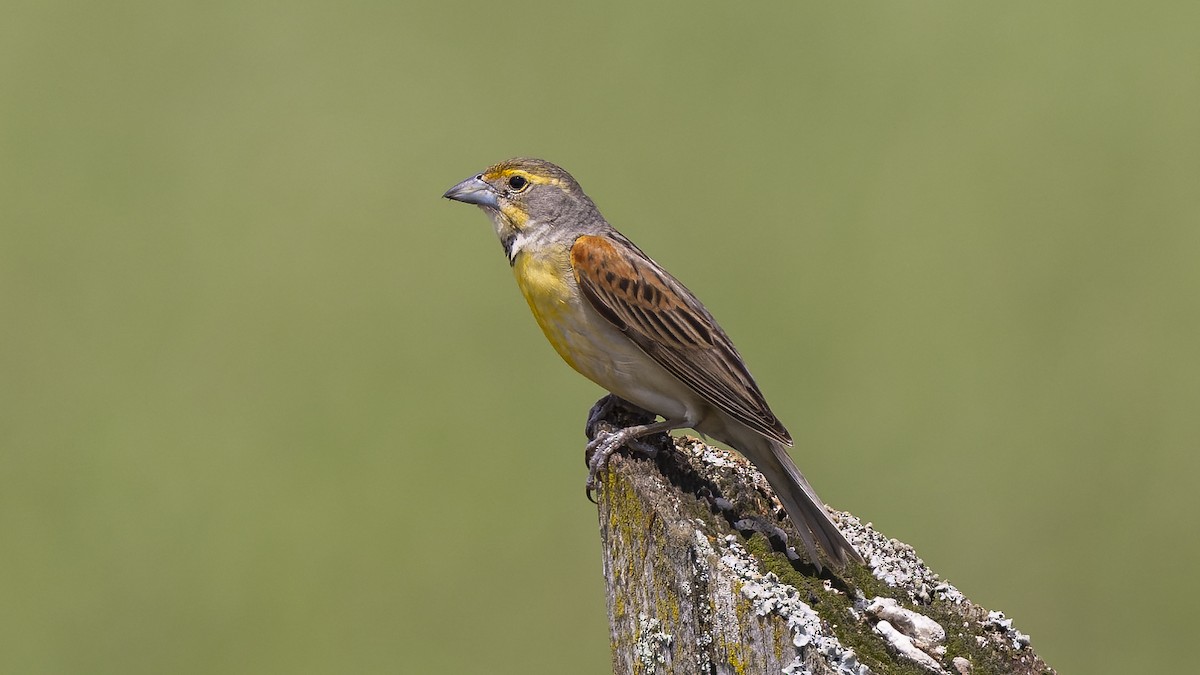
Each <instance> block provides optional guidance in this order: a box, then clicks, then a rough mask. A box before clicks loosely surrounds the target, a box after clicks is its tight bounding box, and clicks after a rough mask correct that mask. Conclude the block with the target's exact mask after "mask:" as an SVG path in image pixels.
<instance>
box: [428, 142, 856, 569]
mask: <svg viewBox="0 0 1200 675" xmlns="http://www.w3.org/2000/svg"><path fill="white" fill-rule="evenodd" d="M442 196H443V197H445V198H446V199H450V200H453V201H457V202H463V203H466V204H473V205H475V206H478V207H479V208H480V209H481V210H482V211H483V212H484V213H485V214H486V215H487V216H488V217H489V218H490V219H491V221H492V225H493V227H494V228H495V231H496V236H497V237H498V238H499V240H500V244H501V246H502V247H503V248H504V254H505V256H506V257H507V259H508V263H509V265H510V266H511V267H512V270H513V274H514V276H515V277H516V281H517V286H518V287H519V288H520V290H521V293H522V295H524V297H525V300H526V302H527V303H528V304H529V308H530V310H532V312H533V316H534V319H535V320H536V321H537V323H538V325H539V326H540V327H541V329H542V332H543V333H544V334H545V336H546V338H547V340H549V342H550V344H551V345H552V346H553V347H554V349H555V351H557V352H558V354H559V356H561V357H562V359H563V360H564V361H566V363H567V364H568V365H569V366H571V367H572V368H573V369H575V370H576V371H578V372H579V373H580V374H582V375H583V376H585V377H587V378H588V379H590V380H591V381H593V382H595V383H596V384H598V385H600V386H601V387H602V388H604V389H606V390H608V391H609V392H610V393H611V394H612V395H614V396H617V397H619V398H620V399H623V400H624V401H628V402H630V403H632V404H634V405H635V406H637V407H640V408H642V409H644V410H646V411H649V412H650V413H652V414H653V415H657V416H658V417H661V418H662V420H661V421H651V422H649V423H645V424H635V425H633V426H629V427H625V428H622V429H617V430H611V431H610V430H602V431H601V432H600V433H598V434H597V436H596V438H595V439H594V440H592V442H591V443H590V444H589V446H588V450H589V451H594V452H592V454H591V459H590V460H589V468H590V471H589V474H588V483H587V487H588V489H589V494H590V491H591V489H592V488H594V487H595V486H596V484H597V476H598V474H600V473H601V472H602V471H603V469H604V467H605V465H606V463H607V461H608V458H609V456H610V455H611V454H612V453H613V452H614V451H616V450H617V449H618V448H620V447H622V446H624V445H626V444H628V443H631V442H634V441H636V440H637V439H640V438H642V437H644V436H647V435H650V434H656V433H666V432H669V431H671V430H674V429H684V428H690V429H694V430H696V431H698V432H699V433H701V434H702V435H705V436H707V437H711V438H715V439H717V440H718V441H721V442H723V443H725V444H727V445H729V446H731V447H732V448H734V449H735V450H737V451H738V452H739V453H741V454H742V455H743V456H744V457H746V459H748V460H749V461H750V462H751V463H752V464H753V465H754V466H755V467H756V468H757V469H758V470H759V471H760V472H761V473H762V474H763V476H765V477H766V479H767V482H768V483H769V484H770V485H771V488H772V489H773V490H774V491H775V494H776V496H777V497H778V498H779V501H780V503H781V504H782V505H783V508H784V511H785V512H786V513H787V515H788V517H789V519H790V520H791V521H792V523H793V524H794V525H795V528H796V530H797V533H798V534H799V536H800V539H801V541H802V542H803V544H804V547H805V550H806V551H807V553H808V556H809V559H810V561H811V562H812V563H813V564H814V565H815V566H816V567H817V568H818V569H822V565H821V562H820V559H819V558H818V554H817V546H818V545H819V547H820V548H821V549H823V550H824V552H825V554H826V555H827V556H828V557H829V559H830V560H831V561H832V562H834V563H835V564H836V565H839V566H842V565H845V564H846V563H847V562H850V561H854V562H860V563H861V562H862V560H863V559H862V557H861V556H860V555H859V554H858V552H857V551H856V550H855V548H854V546H853V545H852V544H851V543H850V542H849V541H848V540H847V539H846V537H845V536H844V535H843V534H842V532H841V531H840V530H839V529H838V527H837V525H836V524H834V522H833V520H832V519H831V518H830V516H829V513H828V512H827V511H826V508H825V506H824V503H823V502H822V501H821V499H820V498H819V497H818V496H817V493H816V492H815V491H814V490H813V488H812V486H811V485H810V484H809V482H808V481H807V480H806V479H805V478H804V474H802V473H801V472H800V470H799V468H797V466H796V464H795V462H794V461H793V460H792V458H791V456H790V455H789V454H788V451H787V448H788V447H790V446H791V445H792V438H791V435H790V434H789V433H788V431H787V429H786V428H785V427H784V425H783V424H782V423H781V422H780V421H779V418H778V417H776V416H775V414H774V413H773V412H772V411H771V408H770V407H769V406H768V405H767V401H766V399H765V398H764V397H763V394H762V392H761V391H760V390H759V387H758V385H757V384H756V383H755V381H754V378H753V377H752V376H751V375H750V371H749V370H748V369H747V367H746V364H745V362H744V361H743V360H742V357H741V355H739V354H738V351H737V349H735V348H734V345H733V342H732V341H731V340H730V339H729V336H728V335H727V334H726V333H725V331H724V330H722V329H721V327H720V325H718V324H717V321H716V319H714V318H713V316H712V314H711V313H709V311H708V309H706V308H705V306H704V305H703V304H702V303H701V302H700V300H699V299H697V298H696V296H695V295H694V294H693V293H692V292H691V291H689V290H688V289H687V288H686V287H685V286H684V285H683V283H681V282H680V281H679V280H677V279H676V278H675V277H674V276H672V275H671V274H670V273H668V272H667V271H666V270H665V269H663V267H662V266H661V265H659V264H658V263H657V262H655V261H654V260H653V259H651V258H650V256H648V255H646V254H645V253H643V252H642V250H641V249H640V248H638V247H637V246H636V245H635V244H634V243H633V242H632V241H630V240H629V238H627V237H626V236H625V235H623V234H621V233H620V232H618V231H617V230H616V228H614V227H613V226H612V225H610V224H609V223H608V221H607V220H605V219H604V216H603V215H601V214H600V210H599V209H598V208H597V207H596V205H595V203H594V202H593V201H592V200H591V198H589V197H588V196H587V194H585V193H584V191H583V189H582V188H581V187H580V185H579V183H578V182H577V181H576V180H575V178H574V177H572V176H571V174H569V173H567V171H566V170H564V169H562V168H561V167H559V166H557V165H555V164H553V163H551V162H548V161H545V160H542V159H536V158H531V157H517V158H513V159H509V160H506V161H503V162H500V163H499V164H495V165H493V166H490V167H488V168H487V169H485V170H484V171H483V172H482V173H478V174H476V175H474V176H472V177H470V178H467V179H466V180H464V181H462V182H460V183H458V184H457V185H455V186H454V187H452V188H450V189H449V190H447V191H446V192H445V194H443V195H442ZM652 419H654V420H657V417H654V418H652Z"/></svg>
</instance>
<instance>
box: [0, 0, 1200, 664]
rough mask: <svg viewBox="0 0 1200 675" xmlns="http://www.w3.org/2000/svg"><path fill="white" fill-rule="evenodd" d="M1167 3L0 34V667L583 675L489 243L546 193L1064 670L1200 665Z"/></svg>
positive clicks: (1191, 379) (819, 456) (506, 290)
mask: <svg viewBox="0 0 1200 675" xmlns="http://www.w3.org/2000/svg"><path fill="white" fill-rule="evenodd" d="M1198 26H1200V9H1197V5H1195V4H1194V3H1175V4H1171V3H1156V4H1154V5H1141V4H1137V3H1133V4H1130V3H1085V2H1068V3H1055V4H1046V3H1033V2H1024V3H993V4H987V5H984V4H978V3H973V4H970V5H967V4H962V3H950V2H938V3H934V2H920V3H901V4H898V3H873V4H869V5H868V4H846V3H829V4H810V3H805V4H790V3H789V4H788V6H786V7H781V6H779V5H765V4H759V5H746V4H742V5H735V4H731V3H695V2H692V3H670V4H653V5H651V4H648V3H634V2H626V3H603V4H595V5H592V6H587V5H582V4H580V5H578V6H573V5H570V4H565V3H555V2H523V3H482V2H458V3H423V4H417V3H391V2H375V3H363V2H343V3H314V2H300V3H281V2H261V1H251V2H246V1H239V2H209V3H180V2H167V3H161V2H141V3H136V2H112V3H81V2H75V3H63V2H53V1H46V0H39V1H38V2H19V1H18V2H10V3H6V6H5V10H4V20H3V22H2V23H0V88H2V90H0V341H2V342H0V672H4V673H29V674H33V673H97V674H102V673H122V674H129V673H255V674H260V673H397V672H403V673H425V672H428V673H460V672H495V673H604V672H608V670H609V655H608V637H607V621H606V617H605V610H604V591H603V582H602V578H601V574H600V550H599V542H598V537H597V532H596V524H595V511H594V507H592V506H591V505H590V504H589V503H588V502H587V501H586V500H584V498H583V490H582V485H583V479H584V467H583V463H582V443H583V438H582V434H581V428H582V424H583V419H584V415H585V413H586V411H587V409H588V407H589V406H590V405H591V403H592V402H593V401H594V400H595V399H596V398H598V397H599V395H600V394H601V392H600V391H599V390H598V389H597V388H596V387H595V386H593V385H591V384H590V383H588V382H586V381H584V380H583V379H582V378H580V377H579V376H577V375H575V374H574V373H572V372H571V371H570V370H569V369H568V368H566V367H565V366H563V365H562V364H561V363H559V361H558V359H557V357H556V356H555V355H554V354H553V352H552V350H551V349H550V348H549V346H548V345H547V344H545V342H544V340H543V339H542V337H541V335H540V333H539V332H538V330H537V328H536V326H535V324H534V322H533V321H532V320H531V319H530V317H529V316H528V311H527V309H526V307H525V305H524V302H523V301H522V300H521V298H520V296H519V294H518V292H517V290H516V288H515V286H514V284H513V282H512V279H511V276H510V272H509V269H508V266H507V265H506V264H505V261H504V259H503V256H502V254H501V251H500V248H499V245H498V244H497V243H496V241H495V238H494V236H493V234H492V232H491V227H490V225H489V223H488V222H487V221H486V219H485V218H484V216H483V215H482V214H480V213H478V212H477V210H476V209H474V208H469V207H465V206H461V205H454V204H450V203H447V202H444V201H443V200H441V199H440V195H441V193H442V191H443V190H445V189H446V188H447V187H449V186H450V185H452V184H454V183H455V182H457V181H458V180H460V179H462V178H464V177H466V176H469V175H471V174H473V173H476V172H477V171H479V170H480V169H482V168H484V167H485V166H487V165H489V164H491V163H493V162H496V161H498V160H501V159H504V158H506V157H509V156H513V155H519V154H530V155H537V156H543V157H546V158H548V159H551V160H552V161H556V162H558V163H561V164H563V165H564V166H566V167H567V168H568V169H569V170H571V171H572V172H573V173H574V174H575V176H576V177H577V178H578V179H579V180H580V181H581V182H582V184H583V185H584V187H585V188H586V189H587V190H588V192H589V193H590V194H591V195H592V197H593V198H594V199H595V200H596V201H597V202H598V203H599V205H600V206H601V208H602V209H603V211H604V213H605V214H606V215H607V216H608V218H609V220H611V221H612V222H613V223H614V224H615V225H616V226H617V227H618V228H621V229H622V230H623V231H624V232H625V233H626V234H628V235H630V236H631V237H632V238H633V239H634V240H636V241H637V242H638V243H639V244H641V246H642V247H643V248H644V249H645V250H646V251H648V252H649V253H650V254H651V255H652V256H654V257H655V258H657V259H658V260H659V261H660V262H662V263H664V264H665V265H666V266H667V267H668V268H669V269H671V270H672V271H673V272H674V273H675V274H676V275H677V276H679V277H680V278H681V279H683V280H684V281H685V282H686V283H688V285H689V286H691V287H692V289H693V290H694V291H696V292H697V294H698V295H699V296H700V297H702V298H704V299H705V301H706V302H707V304H708V305H709V307H710V309H712V310H713V312H714V313H715V314H716V315H717V316H718V317H720V319H721V321H722V323H723V324H724V326H725V328H726V329H727V330H728V331H729V332H730V334H731V335H732V336H733V337H734V339H735V340H736V341H737V342H738V345H739V346H740V348H741V350H742V353H743V355H744V356H745V357H746V358H747V360H748V362H749V363H750V366H751V368H752V370H753V371H754V372H755V373H756V375H757V376H758V379H759V382H760V384H761V385H762V388H763V389H764V390H765V392H766V393H767V395H768V397H769V399H770V400H771V402H772V405H773V407H774V408H775V410H776V411H777V412H778V413H779V414H780V416H781V417H782V418H783V419H784V421H785V422H786V423H787V424H788V426H789V427H790V429H791V431H792V433H793V435H794V436H795V437H796V441H797V449H796V451H795V455H796V457H797V458H798V460H799V463H800V465H801V466H802V467H803V468H804V469H805V471H806V473H807V474H808V475H809V477H810V478H811V479H812V481H813V483H814V484H816V485H817V486H818V488H819V489H820V492H821V494H822V495H823V496H824V497H825V498H826V499H827V500H829V501H830V502H831V503H833V504H834V505H836V506H838V507H842V508H848V509H851V510H853V511H854V512H855V513H857V514H859V515H860V516H862V517H863V518H865V519H868V520H872V521H874V523H875V524H876V526H877V527H878V528H880V529H881V530H883V531H884V532H886V533H887V534H889V535H891V536H895V537H898V538H901V539H903V540H905V541H908V542H911V543H912V544H913V545H915V546H916V547H917V550H918V552H919V553H920V554H921V555H922V556H923V557H924V558H925V560H926V561H928V562H929V563H930V564H931V565H932V566H933V567H934V568H935V569H936V570H938V571H939V572H940V573H942V574H943V576H945V577H946V578H948V579H949V580H950V581H952V582H953V583H955V584H957V585H958V586H959V587H960V588H961V589H962V590H963V591H964V592H965V593H966V594H967V595H968V596H970V597H971V598H973V599H975V600H976V601H978V602H981V603H983V604H985V605H986V606H988V607H989V608H993V609H1001V610H1004V611H1005V612H1007V613H1008V614H1009V615H1010V616H1012V617H1014V618H1015V619H1016V625H1017V626H1018V628H1020V629H1021V630H1023V631H1026V632H1029V633H1031V634H1032V635H1033V641H1034V646H1035V648H1036V649H1037V650H1038V651H1039V653H1040V654H1041V655H1042V656H1044V657H1045V658H1046V660H1047V661H1048V662H1049V663H1050V664H1052V665H1054V666H1056V667H1057V668H1059V669H1060V670H1061V672H1078V673H1099V672H1114V673H1119V672H1163V671H1186V670H1189V669H1190V668H1192V667H1194V663H1193V657H1192V656H1191V655H1190V651H1191V650H1190V641H1191V639H1192V632H1193V631H1194V628H1195V623H1196V622H1195V617H1194V606H1195V605H1194V603H1195V602H1196V601H1197V600H1198V599H1200V598H1198V596H1197V583H1196V582H1195V580H1194V575H1195V572H1196V570H1197V566H1198V565H1200V541H1198V538H1197V516H1198V514H1200V498H1198V497H1197V496H1196V487H1195V483H1196V477H1197V475H1198V472H1200V453H1198V452H1197V450H1198V449H1200V444H1198V443H1197V439H1198V438H1200V422H1198V420H1200V414H1198V413H1197V411H1198V409H1200V359H1198V358H1197V344H1198V342H1200V312H1198V308H1200V302H1198V298H1200V268H1198V263H1200V197H1198V195H1200V190H1198V189H1197V183H1198V180H1200V75H1198V73H1200V40H1197V35H1198V32H1197V29H1198Z"/></svg>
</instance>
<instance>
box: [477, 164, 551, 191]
mask: <svg viewBox="0 0 1200 675" xmlns="http://www.w3.org/2000/svg"><path fill="white" fill-rule="evenodd" d="M513 176H521V177H523V178H524V179H525V180H527V181H529V182H530V183H533V184H535V185H557V186H558V187H562V186H563V182H562V181H561V180H559V179H557V178H554V177H553V176H543V175H541V174H536V173H530V172H528V171H526V170H524V169H512V168H504V169H498V170H496V171H489V172H487V173H485V174H483V179H484V180H486V181H492V180H496V179H508V178H511V177H513Z"/></svg>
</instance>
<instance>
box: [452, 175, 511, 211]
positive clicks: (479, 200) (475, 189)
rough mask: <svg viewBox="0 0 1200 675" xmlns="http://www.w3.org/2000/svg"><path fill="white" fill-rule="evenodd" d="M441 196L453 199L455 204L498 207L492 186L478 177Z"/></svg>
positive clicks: (467, 180) (469, 179)
mask: <svg viewBox="0 0 1200 675" xmlns="http://www.w3.org/2000/svg"><path fill="white" fill-rule="evenodd" d="M442 196H443V197H445V198H446V199H453V200H454V201H456V202H464V203H466V204H478V205H479V206H488V207H491V208H493V209H496V208H499V207H500V205H499V203H497V201H496V192H495V191H494V190H492V186H491V185H488V184H487V183H485V182H483V179H482V178H480V177H479V176H475V177H473V178H468V179H466V180H464V181H463V182H461V183H459V184H458V185H455V186H454V187H452V188H450V189H449V190H446V194H444V195H442Z"/></svg>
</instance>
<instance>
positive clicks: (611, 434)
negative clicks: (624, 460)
mask: <svg viewBox="0 0 1200 675" xmlns="http://www.w3.org/2000/svg"><path fill="white" fill-rule="evenodd" d="M680 426H681V425H680V423H679V422H676V421H674V420H663V421H661V422H654V423H652V424H639V425H637V426H632V427H625V428H624V429H618V430H616V431H608V430H601V431H600V433H598V434H597V436H596V438H595V439H594V440H592V442H591V443H588V446H587V453H589V454H590V458H589V459H588V478H587V485H586V489H587V496H588V499H592V491H593V490H595V489H596V486H597V485H599V483H600V481H599V480H597V477H598V476H599V474H601V473H603V471H604V470H605V469H606V468H607V467H608V460H609V458H610V457H612V454H613V453H614V452H616V451H617V450H618V449H619V448H620V447H621V446H622V445H625V444H627V443H631V442H633V441H635V440H637V439H639V438H641V437H643V436H647V435H649V434H658V433H665V432H668V431H670V430H672V429H678V428H680ZM642 445H648V444H642ZM651 447H652V446H651ZM654 451H655V452H657V449H654ZM592 501H595V500H594V499H592Z"/></svg>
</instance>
